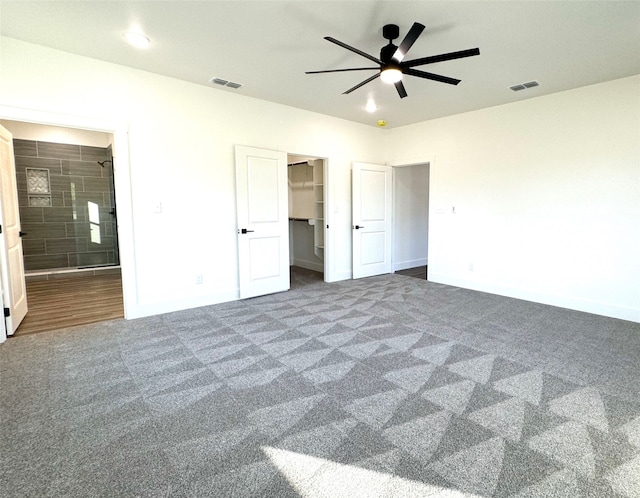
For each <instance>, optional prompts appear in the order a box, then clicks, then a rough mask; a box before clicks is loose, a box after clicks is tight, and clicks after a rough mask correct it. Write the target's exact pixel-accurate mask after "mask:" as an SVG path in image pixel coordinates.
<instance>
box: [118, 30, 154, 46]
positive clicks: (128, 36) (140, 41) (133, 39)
mask: <svg viewBox="0 0 640 498" xmlns="http://www.w3.org/2000/svg"><path fill="white" fill-rule="evenodd" d="M124 39H125V40H127V42H128V43H129V45H132V46H134V47H136V48H147V47H148V46H149V43H151V40H150V39H149V38H148V37H147V36H145V35H143V34H142V33H140V32H139V31H127V32H126V33H125V34H124Z"/></svg>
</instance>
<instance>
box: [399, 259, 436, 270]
mask: <svg viewBox="0 0 640 498" xmlns="http://www.w3.org/2000/svg"><path fill="white" fill-rule="evenodd" d="M427 264H428V263H427V258H420V259H411V260H408V261H399V262H398V263H395V262H394V263H393V271H394V272H396V271H400V270H407V269H409V268H416V267H417V266H426V265H427Z"/></svg>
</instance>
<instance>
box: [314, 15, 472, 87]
mask: <svg viewBox="0 0 640 498" xmlns="http://www.w3.org/2000/svg"><path fill="white" fill-rule="evenodd" d="M423 30H424V25H422V24H420V23H418V22H414V23H413V26H411V29H410V30H409V32H408V33H407V35H406V36H405V37H404V40H402V42H401V43H400V46H396V45H394V44H393V40H395V39H396V38H398V36H400V28H399V27H398V26H397V25H396V24H387V25H385V26H384V27H383V28H382V36H383V37H384V38H385V39H386V40H389V43H388V44H387V45H385V46H384V47H382V49H381V50H380V58H377V57H374V56H373V55H369V54H367V53H366V52H363V51H362V50H359V49H357V48H355V47H352V46H350V45H347V44H346V43H343V42H341V41H340V40H336V39H335V38H332V37H331V36H325V37H324V39H325V40H327V41H330V42H331V43H335V44H336V45H338V46H340V47H342V48H346V49H347V50H350V51H351V52H354V53H356V54H358V55H360V56H362V57H364V58H366V59H369V60H370V61H371V62H375V63H376V64H378V67H352V68H347V69H328V70H326V71H307V72H306V73H305V74H320V73H341V72H346V71H373V70H375V71H378V73H377V74H375V75H373V76H371V77H369V78H367V79H366V80H364V81H361V82H360V83H358V84H357V85H356V86H354V87H351V88H349V89H348V90H347V91H346V92H344V93H343V95H346V94H348V93H351V92H353V91H354V90H357V89H358V88H360V87H361V86H364V85H366V84H367V83H370V82H371V81H373V80H375V79H376V78H378V77H380V79H382V81H384V82H385V83H389V84H391V83H393V84H394V85H395V87H396V90H397V91H398V95H399V96H400V98H401V99H403V98H404V97H406V96H407V91H406V90H405V88H404V85H403V84H402V75H403V74H406V75H409V76H417V77H418V78H424V79H428V80H433V81H439V82H441V83H448V84H450V85H457V84H458V83H460V81H461V80H458V79H455V78H449V77H447V76H441V75H439V74H434V73H428V72H426V71H420V70H419V69H413V68H414V67H416V66H424V65H426V64H434V63H436V62H444V61H450V60H453V59H461V58H463V57H471V56H474V55H480V49H478V48H471V49H468V50H460V51H458V52H450V53H447V54H440V55H432V56H429V57H422V58H420V59H413V60H408V61H405V60H404V58H405V56H406V55H407V52H408V51H409V49H410V48H411V47H412V46H413V44H414V43H415V41H416V40H417V39H418V37H419V36H420V35H421V34H422V31H423Z"/></svg>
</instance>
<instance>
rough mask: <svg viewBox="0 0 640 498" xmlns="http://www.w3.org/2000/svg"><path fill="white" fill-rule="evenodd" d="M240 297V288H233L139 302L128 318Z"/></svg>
mask: <svg viewBox="0 0 640 498" xmlns="http://www.w3.org/2000/svg"><path fill="white" fill-rule="evenodd" d="M239 299H240V289H239V288H236V289H232V290H227V291H224V292H218V293H216V294H213V295H210V294H208V295H206V296H200V297H189V298H188V299H183V300H178V301H170V302H160V303H158V302H154V303H151V304H140V303H138V304H137V305H136V306H135V308H134V309H132V310H130V312H129V316H127V319H134V318H144V317H146V316H154V315H162V314H164V313H171V312H173V311H182V310H186V309H191V308H200V307H202V306H212V305H214V304H220V303H228V302H230V301H238V300H239Z"/></svg>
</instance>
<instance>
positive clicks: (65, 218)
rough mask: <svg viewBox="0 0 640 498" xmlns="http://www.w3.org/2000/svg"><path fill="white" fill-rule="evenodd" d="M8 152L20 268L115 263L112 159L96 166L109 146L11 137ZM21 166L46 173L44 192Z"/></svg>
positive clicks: (105, 156) (106, 156)
mask: <svg viewBox="0 0 640 498" xmlns="http://www.w3.org/2000/svg"><path fill="white" fill-rule="evenodd" d="M14 153H15V162H16V179H17V183H18V202H19V206H20V221H21V226H22V232H24V233H25V234H26V235H24V236H23V239H22V242H23V253H24V262H25V270H26V271H27V272H30V271H40V270H51V269H61V268H76V267H87V266H102V265H114V264H118V252H117V243H116V240H117V238H116V227H115V216H114V214H112V211H113V212H114V213H115V211H114V209H115V202H114V193H113V175H112V163H111V162H105V164H104V166H101V165H100V164H98V161H110V160H111V148H110V147H93V146H84V145H72V144H61V143H54V142H44V141H36V140H23V139H14ZM27 169H35V170H39V171H43V170H44V171H48V190H49V192H48V193H47V192H46V190H47V187H46V186H45V187H42V185H40V190H44V191H42V192H38V193H34V192H29V189H28V181H27ZM41 174H42V173H41ZM42 182H44V183H45V184H46V183H47V180H46V174H44V179H42ZM30 198H31V199H30Z"/></svg>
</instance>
